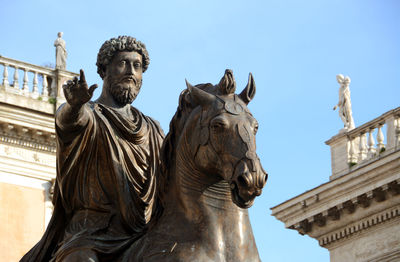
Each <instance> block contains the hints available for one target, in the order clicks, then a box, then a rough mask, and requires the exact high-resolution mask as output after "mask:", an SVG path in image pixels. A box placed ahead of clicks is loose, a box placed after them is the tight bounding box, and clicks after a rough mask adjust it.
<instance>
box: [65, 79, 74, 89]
mask: <svg viewBox="0 0 400 262" xmlns="http://www.w3.org/2000/svg"><path fill="white" fill-rule="evenodd" d="M73 83H74V82H72V80H68V81H67V82H65V83H64V84H63V86H62V87H63V88H64V89H66V88H69V87H71V86H72V85H73Z"/></svg>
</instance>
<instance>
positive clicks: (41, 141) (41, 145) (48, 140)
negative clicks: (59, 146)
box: [0, 122, 56, 154]
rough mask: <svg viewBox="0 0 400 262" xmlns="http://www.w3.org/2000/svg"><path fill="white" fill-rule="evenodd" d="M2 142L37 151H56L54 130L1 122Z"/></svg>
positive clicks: (0, 138)
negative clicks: (49, 130)
mask: <svg viewBox="0 0 400 262" xmlns="http://www.w3.org/2000/svg"><path fill="white" fill-rule="evenodd" d="M0 142H2V143H5V144H9V145H12V146H18V147H23V148H27V149H33V150H36V151H42V152H47V153H51V154H55V153H56V141H55V133H54V132H46V131H42V130H40V129H35V128H31V127H26V126H20V125H13V124H7V123H1V122H0Z"/></svg>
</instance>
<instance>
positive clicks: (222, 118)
mask: <svg viewBox="0 0 400 262" xmlns="http://www.w3.org/2000/svg"><path fill="white" fill-rule="evenodd" d="M235 86H236V84H235V81H234V79H233V75H232V72H231V71H230V70H227V71H226V72H225V75H224V77H223V78H222V79H221V81H220V83H219V84H218V85H216V86H213V85H211V84H200V85H196V86H192V85H190V84H189V83H187V89H186V90H184V91H183V92H182V93H181V96H180V98H179V101H180V102H179V107H178V109H177V112H176V114H175V116H174V117H173V119H172V121H171V123H170V132H169V133H168V135H167V137H166V139H165V141H164V145H163V148H162V151H161V158H162V168H161V170H162V172H161V175H160V179H159V181H158V182H159V190H160V191H159V195H160V197H161V202H162V206H163V209H164V212H163V214H162V216H161V218H160V219H159V220H158V221H157V223H156V224H155V225H154V227H152V229H151V230H150V231H149V232H148V233H147V234H146V235H145V236H144V237H142V238H141V239H139V240H138V241H137V242H135V243H134V244H133V245H132V247H131V248H130V250H129V251H128V252H127V253H126V254H125V256H124V259H123V261H146V262H151V261H154V262H155V261H171V262H172V261H260V259H259V256H258V252H257V248H256V244H255V241H254V237H253V233H252V230H251V226H250V222H249V216H248V212H247V209H246V208H248V207H250V206H251V205H252V203H253V201H254V199H255V197H256V196H259V195H260V194H261V190H262V188H263V187H264V185H265V183H266V180H267V174H266V172H265V171H264V170H263V168H262V166H261V163H260V160H259V158H258V157H257V154H256V145H255V134H256V132H257V128H258V124H257V121H256V120H255V119H254V118H253V116H252V115H251V113H250V111H249V109H248V108H247V104H248V103H249V102H250V100H251V99H252V98H253V97H254V94H255V84H254V80H253V77H252V75H251V74H250V77H249V83H248V85H247V87H246V88H245V89H244V90H243V92H242V93H241V94H240V95H235V94H234V92H235Z"/></svg>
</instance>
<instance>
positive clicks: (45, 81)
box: [0, 56, 56, 101]
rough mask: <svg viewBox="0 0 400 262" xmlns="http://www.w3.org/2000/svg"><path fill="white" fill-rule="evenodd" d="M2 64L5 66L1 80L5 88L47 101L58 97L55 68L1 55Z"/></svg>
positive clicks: (0, 61)
mask: <svg viewBox="0 0 400 262" xmlns="http://www.w3.org/2000/svg"><path fill="white" fill-rule="evenodd" d="M0 66H2V67H3V68H2V69H3V78H2V82H1V83H2V85H1V88H2V89H3V90H6V91H7V92H13V93H15V94H20V95H24V96H29V97H32V98H34V99H38V98H40V99H41V100H43V101H47V100H48V99H49V97H56V93H55V91H56V90H55V88H56V87H55V84H56V73H55V70H54V69H52V68H47V67H42V66H37V65H32V64H28V63H25V62H21V61H17V60H14V59H10V58H6V57H2V56H0ZM39 79H40V82H41V83H40V85H39ZM21 80H22V81H21Z"/></svg>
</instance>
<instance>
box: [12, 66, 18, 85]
mask: <svg viewBox="0 0 400 262" xmlns="http://www.w3.org/2000/svg"><path fill="white" fill-rule="evenodd" d="M14 68H15V71H14V80H13V86H14V88H15V89H19V83H18V78H19V74H18V69H19V68H18V67H14Z"/></svg>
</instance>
